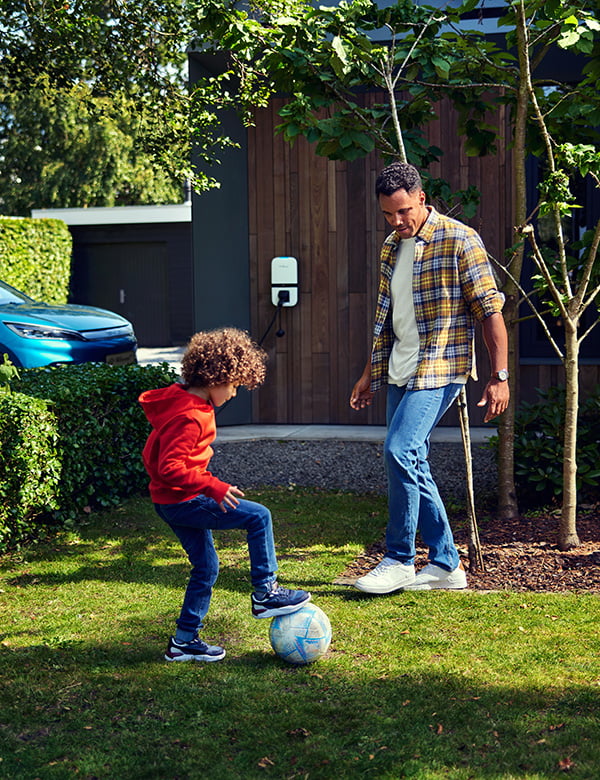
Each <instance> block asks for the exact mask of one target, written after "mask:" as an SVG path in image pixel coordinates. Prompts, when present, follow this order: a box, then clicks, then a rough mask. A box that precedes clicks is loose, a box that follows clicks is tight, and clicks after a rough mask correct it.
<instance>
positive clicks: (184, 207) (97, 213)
mask: <svg viewBox="0 0 600 780" xmlns="http://www.w3.org/2000/svg"><path fill="white" fill-rule="evenodd" d="M31 216H32V218H33V219H61V220H62V221H63V222H65V223H66V224H67V225H134V224H144V223H145V224H148V223H156V222H191V221H192V204H191V203H175V204H169V205H167V206H112V207H97V206H94V207H92V208H87V209H83V208H82V209H32V210H31Z"/></svg>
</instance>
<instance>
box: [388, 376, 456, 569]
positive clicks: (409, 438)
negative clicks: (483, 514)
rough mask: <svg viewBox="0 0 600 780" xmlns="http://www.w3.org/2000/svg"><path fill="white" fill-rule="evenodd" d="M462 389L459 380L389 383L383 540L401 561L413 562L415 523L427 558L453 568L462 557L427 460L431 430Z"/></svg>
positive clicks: (437, 563) (444, 567)
mask: <svg viewBox="0 0 600 780" xmlns="http://www.w3.org/2000/svg"><path fill="white" fill-rule="evenodd" d="M460 389H461V385H460V384H450V385H447V386H446V387H440V388H438V389H435V390H407V389H406V387H398V386H397V385H388V393H387V426H388V432H387V437H386V440H385V444H384V448H383V454H384V459H385V467H386V473H387V478H388V502H389V522H388V526H387V531H386V544H387V550H388V552H387V555H388V557H390V558H394V559H396V560H398V561H401V562H402V563H404V564H412V563H414V559H415V552H416V549H415V537H416V533H417V528H418V530H419V532H420V534H421V539H422V540H423V543H424V544H426V545H427V546H428V547H429V560H430V562H431V563H434V564H435V565H436V566H440V567H441V568H442V569H446V570H447V571H453V570H454V569H456V567H457V566H458V564H459V561H460V559H459V556H458V552H457V550H456V547H455V546H454V539H453V537H452V530H451V529H450V524H449V522H448V516H447V514H446V510H445V508H444V504H443V503H442V499H441V497H440V494H439V492H438V488H437V485H436V484H435V482H434V481H433V477H432V476H431V471H430V469H429V462H428V460H427V457H428V455H429V437H430V436H431V432H432V431H433V429H434V428H435V426H436V425H437V423H438V422H439V421H440V419H441V417H442V415H443V414H444V412H445V411H446V410H447V409H448V408H449V406H450V405H451V403H452V402H453V401H454V399H455V398H456V397H457V395H458V394H459V392H460Z"/></svg>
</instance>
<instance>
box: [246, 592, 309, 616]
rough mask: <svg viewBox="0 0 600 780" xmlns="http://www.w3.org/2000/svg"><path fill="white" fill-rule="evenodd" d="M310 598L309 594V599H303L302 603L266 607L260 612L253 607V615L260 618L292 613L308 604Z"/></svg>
mask: <svg viewBox="0 0 600 780" xmlns="http://www.w3.org/2000/svg"><path fill="white" fill-rule="evenodd" d="M310 599H311V597H310V596H309V597H308V598H307V599H304V601H301V602H300V604H288V605H287V606H286V607H277V608H276V609H265V610H264V611H263V612H260V613H258V614H257V613H256V612H255V611H254V608H253V609H252V615H253V617H255V618H257V619H258V620H260V619H261V618H274V617H279V616H280V615H291V614H292V612H298V610H299V609H302V607H304V606H306V605H307V604H308V602H309V601H310Z"/></svg>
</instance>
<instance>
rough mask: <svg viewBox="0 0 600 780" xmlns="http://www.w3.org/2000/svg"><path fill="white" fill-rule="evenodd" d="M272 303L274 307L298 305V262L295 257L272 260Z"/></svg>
mask: <svg viewBox="0 0 600 780" xmlns="http://www.w3.org/2000/svg"><path fill="white" fill-rule="evenodd" d="M271 302H272V303H273V306H295V305H296V304H297V303H298V261H297V260H296V258H295V257H274V258H273V259H272V260H271Z"/></svg>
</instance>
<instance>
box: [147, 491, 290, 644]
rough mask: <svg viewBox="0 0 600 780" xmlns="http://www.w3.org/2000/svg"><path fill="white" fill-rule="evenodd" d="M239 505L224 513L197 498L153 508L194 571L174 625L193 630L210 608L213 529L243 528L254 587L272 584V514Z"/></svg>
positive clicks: (214, 560) (258, 506) (213, 579)
mask: <svg viewBox="0 0 600 780" xmlns="http://www.w3.org/2000/svg"><path fill="white" fill-rule="evenodd" d="M239 502H240V503H239V506H237V507H236V508H235V509H231V508H228V509H227V512H223V511H222V510H221V508H220V506H219V505H218V504H217V502H216V501H214V500H213V499H212V498H208V496H204V495H199V496H196V497H195V498H192V499H190V500H189V501H183V502H181V503H180V504H154V508H155V509H156V512H157V513H158V515H159V516H160V517H161V518H162V519H163V520H164V521H165V522H166V523H167V524H168V525H170V526H171V528H172V529H173V531H174V533H175V534H176V536H177V537H178V539H179V541H180V542H181V544H182V546H183V549H184V550H185V551H186V553H187V554H188V557H189V559H190V563H191V564H192V573H191V575H190V579H189V582H188V586H187V590H186V592H185V598H184V600H183V605H182V607H181V613H180V615H179V618H178V620H177V626H178V628H179V629H180V630H182V631H190V632H196V631H197V630H198V629H200V628H202V621H203V620H204V617H205V615H206V613H207V612H208V607H209V605H210V597H211V594H212V588H213V585H214V584H215V582H216V580H217V575H218V574H219V559H218V557H217V553H216V551H215V546H214V544H213V538H212V533H211V531H212V530H220V529H222V530H229V529H231V528H243V529H245V530H246V532H247V540H248V553H249V555H250V577H251V580H252V584H253V586H254V588H255V589H257V588H259V589H260V588H264V586H265V585H266V584H267V583H270V582H273V581H274V580H275V572H276V571H277V559H276V556H275V544H274V541H273V524H272V520H271V513H270V512H269V510H268V509H267V508H266V507H265V506H263V505H262V504H257V503H255V502H253V501H245V500H244V499H239Z"/></svg>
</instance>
